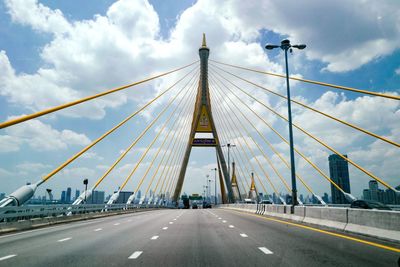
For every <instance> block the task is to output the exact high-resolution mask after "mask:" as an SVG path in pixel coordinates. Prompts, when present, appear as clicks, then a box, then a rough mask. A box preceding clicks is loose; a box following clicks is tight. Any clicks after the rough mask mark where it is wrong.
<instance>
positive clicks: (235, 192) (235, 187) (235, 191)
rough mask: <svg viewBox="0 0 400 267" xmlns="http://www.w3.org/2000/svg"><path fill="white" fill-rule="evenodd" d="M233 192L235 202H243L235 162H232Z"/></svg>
mask: <svg viewBox="0 0 400 267" xmlns="http://www.w3.org/2000/svg"><path fill="white" fill-rule="evenodd" d="M231 184H232V191H233V197H234V198H235V200H240V201H241V200H242V196H241V195H240V190H239V185H238V182H237V178H236V171H235V162H232V181H231Z"/></svg>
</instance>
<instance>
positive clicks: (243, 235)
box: [240, 234, 248, 237]
mask: <svg viewBox="0 0 400 267" xmlns="http://www.w3.org/2000/svg"><path fill="white" fill-rule="evenodd" d="M240 236H241V237H248V235H246V234H240Z"/></svg>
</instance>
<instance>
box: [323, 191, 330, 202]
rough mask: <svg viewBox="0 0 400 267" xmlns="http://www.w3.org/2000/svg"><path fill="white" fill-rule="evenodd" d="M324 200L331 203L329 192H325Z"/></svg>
mask: <svg viewBox="0 0 400 267" xmlns="http://www.w3.org/2000/svg"><path fill="white" fill-rule="evenodd" d="M322 200H323V201H324V202H325V203H329V195H328V193H324V196H323V197H322Z"/></svg>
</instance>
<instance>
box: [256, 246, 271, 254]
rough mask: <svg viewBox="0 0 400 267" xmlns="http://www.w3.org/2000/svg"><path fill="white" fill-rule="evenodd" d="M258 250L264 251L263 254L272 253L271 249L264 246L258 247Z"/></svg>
mask: <svg viewBox="0 0 400 267" xmlns="http://www.w3.org/2000/svg"><path fill="white" fill-rule="evenodd" d="M258 249H259V250H261V251H262V252H264V254H267V255H269V254H274V253H273V252H272V251H271V250H269V249H267V248H266V247H259V248H258Z"/></svg>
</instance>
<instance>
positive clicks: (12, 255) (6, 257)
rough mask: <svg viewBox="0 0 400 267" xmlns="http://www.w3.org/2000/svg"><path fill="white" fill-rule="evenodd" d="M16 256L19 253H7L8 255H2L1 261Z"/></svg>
mask: <svg viewBox="0 0 400 267" xmlns="http://www.w3.org/2000/svg"><path fill="white" fill-rule="evenodd" d="M15 256H17V254H11V255H7V256H4V257H1V258H0V261H4V260H7V259H10V258H13V257H15Z"/></svg>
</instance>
